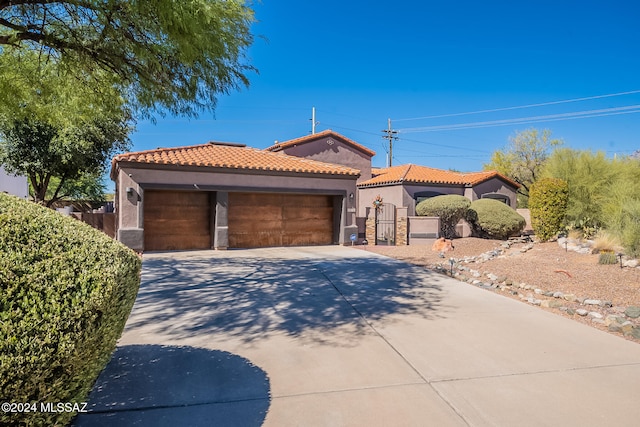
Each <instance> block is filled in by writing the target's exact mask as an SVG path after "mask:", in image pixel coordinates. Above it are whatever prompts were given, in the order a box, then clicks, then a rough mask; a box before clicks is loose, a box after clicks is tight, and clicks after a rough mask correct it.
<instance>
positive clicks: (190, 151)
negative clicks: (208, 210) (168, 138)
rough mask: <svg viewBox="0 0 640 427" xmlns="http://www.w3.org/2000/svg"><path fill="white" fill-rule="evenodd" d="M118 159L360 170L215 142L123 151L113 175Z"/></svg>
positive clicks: (318, 171) (346, 172)
mask: <svg viewBox="0 0 640 427" xmlns="http://www.w3.org/2000/svg"><path fill="white" fill-rule="evenodd" d="M119 162H131V163H143V164H156V165H180V166H201V167H211V168H223V169H237V170H259V171H266V172H300V173H310V174H322V175H349V176H358V175H359V174H360V171H359V170H357V169H353V168H349V167H346V166H342V165H335V164H332V163H324V162H318V161H316V160H310V159H304V158H300V157H294V156H288V155H286V154H284V153H272V152H269V151H264V150H259V149H257V148H250V147H244V146H239V145H232V144H215V143H209V144H202V145H192V146H187V147H175V148H158V149H157V150H148V151H138V152H133V153H124V154H120V155H118V156H116V157H114V158H113V160H112V162H111V165H112V168H111V175H112V178H113V177H114V174H115V168H116V165H117V164H118V163H119Z"/></svg>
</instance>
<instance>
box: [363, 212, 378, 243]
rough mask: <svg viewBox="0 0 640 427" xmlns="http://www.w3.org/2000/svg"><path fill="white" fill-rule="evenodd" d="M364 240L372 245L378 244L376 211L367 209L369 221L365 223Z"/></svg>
mask: <svg viewBox="0 0 640 427" xmlns="http://www.w3.org/2000/svg"><path fill="white" fill-rule="evenodd" d="M364 238H365V239H367V242H369V244H370V245H375V244H376V210H375V209H371V208H367V219H366V221H365V232H364Z"/></svg>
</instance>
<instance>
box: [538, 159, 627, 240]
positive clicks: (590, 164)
mask: <svg viewBox="0 0 640 427" xmlns="http://www.w3.org/2000/svg"><path fill="white" fill-rule="evenodd" d="M543 174H544V176H546V177H552V178H559V179H561V180H563V181H565V182H566V183H567V185H568V190H569V199H568V205H567V222H568V224H569V225H571V226H573V227H575V228H579V229H582V230H583V231H587V234H592V233H591V231H593V230H595V229H597V228H600V227H602V226H604V225H605V224H606V222H607V221H606V217H605V212H604V206H605V205H606V204H607V203H609V200H610V198H611V195H612V190H613V189H614V188H615V187H616V183H617V182H618V179H619V176H620V168H619V163H618V162H614V161H612V160H611V159H607V158H606V156H605V155H604V153H603V152H597V153H593V152H591V151H578V150H572V149H569V148H562V149H558V150H555V151H554V153H553V154H552V155H551V157H549V160H548V162H547V164H546V165H545V168H544V172H543ZM590 230H591V231H590Z"/></svg>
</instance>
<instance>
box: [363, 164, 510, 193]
mask: <svg viewBox="0 0 640 427" xmlns="http://www.w3.org/2000/svg"><path fill="white" fill-rule="evenodd" d="M377 172H378V174H377V175H376V176H374V177H373V178H371V179H369V180H366V181H363V182H361V183H359V184H358V187H376V186H380V185H390V184H399V183H403V182H407V183H425V184H449V185H476V184H479V183H481V182H483V181H486V180H488V179H491V178H494V177H497V178H501V179H503V180H505V181H507V182H508V183H510V184H511V185H513V186H514V187H516V188H517V187H519V185H518V184H517V183H516V182H514V181H512V180H510V179H509V178H507V177H505V176H504V175H501V174H499V173H498V172H496V171H482V172H471V173H460V172H452V171H446V170H442V169H435V168H430V167H427V166H418V165H412V164H408V165H402V166H392V167H389V168H384V169H379V170H378V171H377Z"/></svg>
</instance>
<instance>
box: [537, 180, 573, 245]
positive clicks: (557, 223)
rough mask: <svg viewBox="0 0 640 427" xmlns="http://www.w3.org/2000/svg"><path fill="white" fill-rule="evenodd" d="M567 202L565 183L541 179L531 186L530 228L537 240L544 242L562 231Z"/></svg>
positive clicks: (566, 186) (567, 188)
mask: <svg viewBox="0 0 640 427" xmlns="http://www.w3.org/2000/svg"><path fill="white" fill-rule="evenodd" d="M568 202H569V187H568V185H567V182H566V181H563V180H561V179H557V178H543V179H541V180H539V181H537V182H535V183H534V184H533V185H532V186H531V189H530V190H529V210H530V211H531V226H532V227H533V231H534V232H535V233H536V236H537V237H538V239H540V240H541V241H543V242H546V241H547V240H549V239H551V238H552V237H555V236H556V235H557V234H558V233H559V232H560V231H561V230H563V228H564V225H565V224H564V222H565V215H566V212H567V206H568Z"/></svg>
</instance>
